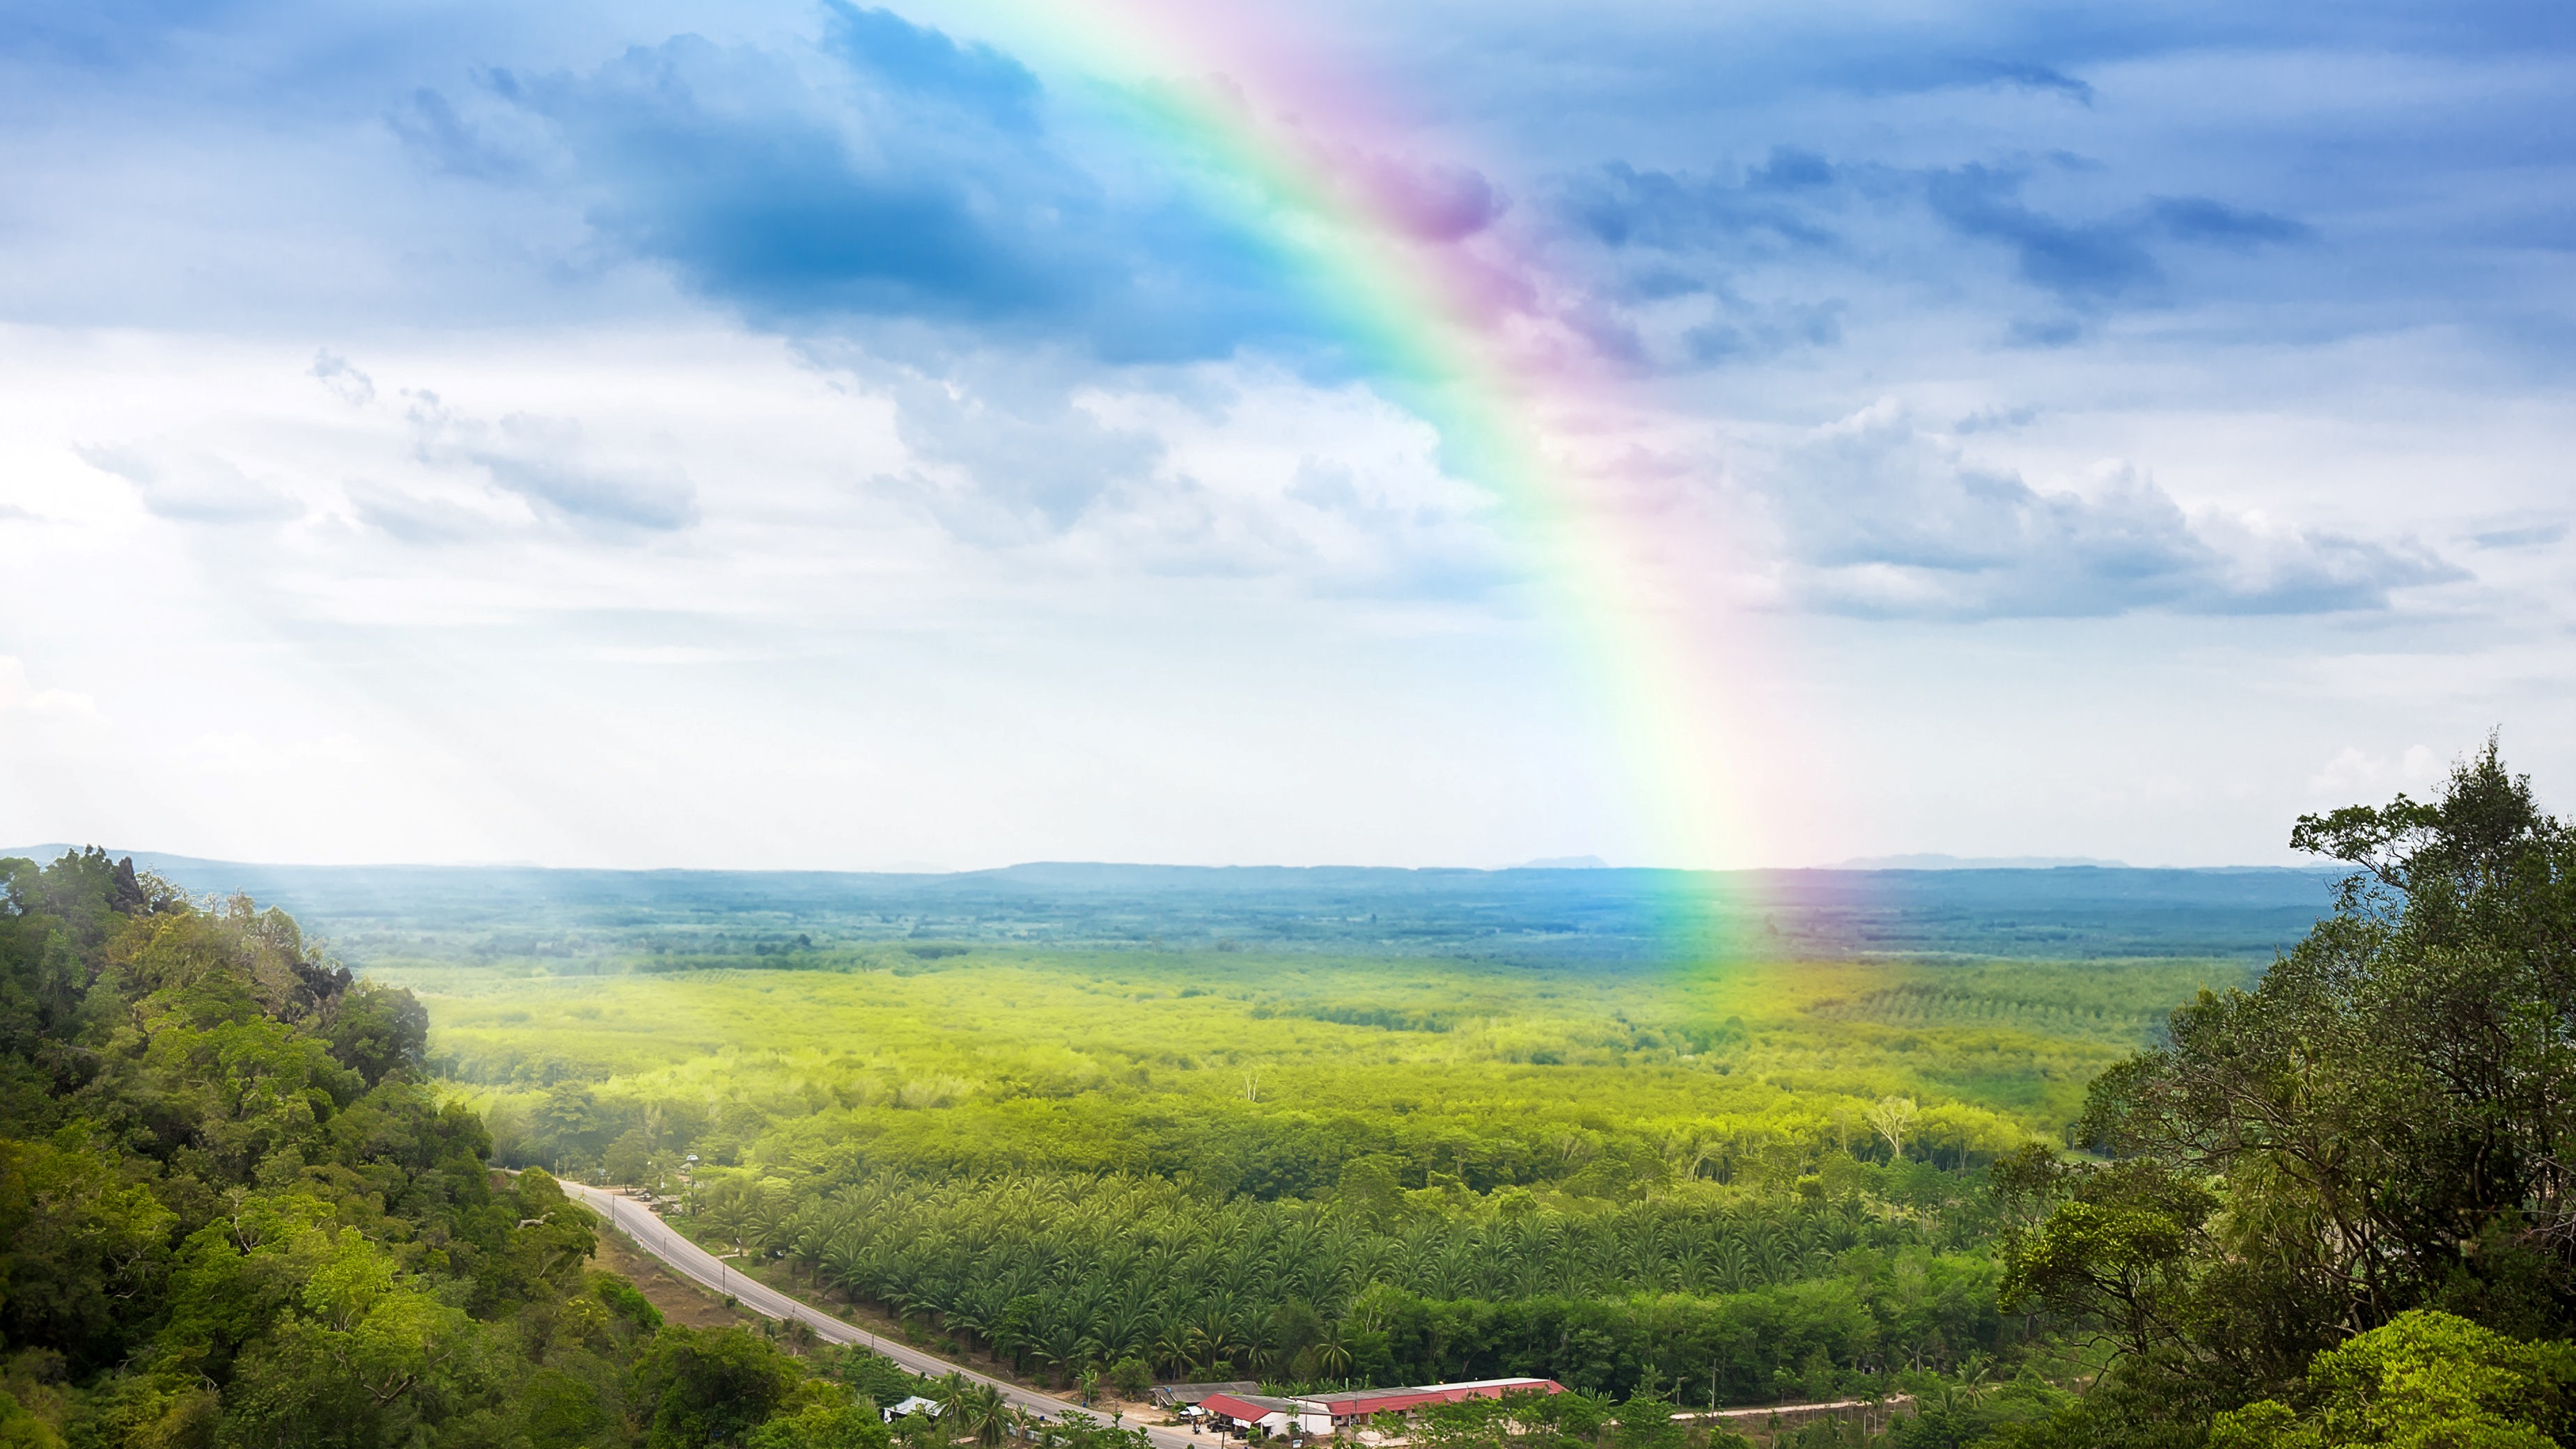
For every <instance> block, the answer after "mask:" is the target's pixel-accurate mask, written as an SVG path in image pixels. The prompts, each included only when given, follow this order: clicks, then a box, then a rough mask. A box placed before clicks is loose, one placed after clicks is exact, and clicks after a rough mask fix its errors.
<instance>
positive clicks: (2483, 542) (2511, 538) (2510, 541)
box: [2469, 523, 2567, 548]
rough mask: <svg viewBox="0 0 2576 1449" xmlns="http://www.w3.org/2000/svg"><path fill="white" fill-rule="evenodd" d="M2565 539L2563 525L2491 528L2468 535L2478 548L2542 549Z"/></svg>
mask: <svg viewBox="0 0 2576 1449" xmlns="http://www.w3.org/2000/svg"><path fill="white" fill-rule="evenodd" d="M2566 537H2567V525H2566V524H2565V523H2531V524H2524V525H2522V526H2520V527H2517V528H2491V529H2487V530H2485V531H2484V532H2481V533H2473V534H2470V535H2469V542H2470V543H2472V544H2474V545H2476V546H2477V547H2479V548H2542V547H2546V546H2547V545H2549V544H2553V543H2557V542H2559V541H2560V540H2562V539H2564V538H2566Z"/></svg>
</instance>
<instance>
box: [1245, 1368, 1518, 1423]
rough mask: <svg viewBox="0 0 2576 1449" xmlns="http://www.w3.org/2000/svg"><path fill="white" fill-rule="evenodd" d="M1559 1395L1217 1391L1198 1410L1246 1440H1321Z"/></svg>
mask: <svg viewBox="0 0 2576 1449" xmlns="http://www.w3.org/2000/svg"><path fill="white" fill-rule="evenodd" d="M1232 1388H1233V1386H1232V1385H1227V1386H1226V1389H1227V1390H1231V1389H1232ZM1564 1392H1565V1385H1563V1384H1560V1383H1558V1382H1557V1381H1556V1380H1554V1379H1530V1378H1514V1379H1475V1380H1472V1381H1470V1382H1466V1383H1456V1384H1423V1385H1420V1386H1419V1387H1416V1388H1410V1389H1353V1390H1350V1391H1348V1392H1344V1393H1334V1394H1320V1395H1312V1396H1309V1397H1306V1398H1298V1399H1283V1398H1273V1397H1271V1396H1269V1395H1267V1394H1259V1393H1238V1392H1228V1391H1222V1390H1221V1391H1219V1392H1215V1393H1210V1394H1206V1395H1203V1396H1202V1397H1201V1398H1200V1399H1199V1401H1198V1403H1197V1407H1198V1409H1199V1410H1200V1411H1202V1412H1203V1413H1205V1414H1206V1415H1207V1416H1208V1417H1209V1418H1211V1419H1214V1420H1215V1421H1216V1422H1217V1424H1218V1426H1219V1427H1220V1428H1228V1429H1235V1430H1240V1431H1242V1432H1244V1433H1245V1434H1247V1435H1249V1434H1250V1433H1251V1432H1252V1431H1254V1430H1258V1431H1260V1432H1262V1433H1264V1434H1282V1433H1287V1432H1289V1431H1290V1430H1292V1429H1293V1430H1295V1431H1296V1432H1298V1433H1300V1434H1306V1435H1323V1434H1332V1433H1336V1432H1339V1431H1341V1430H1344V1429H1351V1428H1355V1427H1357V1426H1358V1425H1359V1423H1360V1421H1361V1420H1363V1419H1366V1418H1368V1417H1370V1416H1371V1415H1375V1414H1409V1413H1411V1412H1413V1411H1414V1410H1416V1409H1421V1408H1427V1407H1429V1406H1430V1405H1433V1404H1456V1403H1463V1402H1465V1401H1466V1400H1468V1399H1499V1398H1501V1397H1502V1396H1503V1395H1505V1394H1561V1393H1564Z"/></svg>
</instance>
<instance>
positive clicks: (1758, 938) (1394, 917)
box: [0, 846, 2340, 965]
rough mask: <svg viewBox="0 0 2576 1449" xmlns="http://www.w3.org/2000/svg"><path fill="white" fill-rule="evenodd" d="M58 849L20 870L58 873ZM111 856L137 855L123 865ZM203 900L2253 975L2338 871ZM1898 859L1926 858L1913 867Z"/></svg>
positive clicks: (526, 888) (802, 882)
mask: <svg viewBox="0 0 2576 1449" xmlns="http://www.w3.org/2000/svg"><path fill="white" fill-rule="evenodd" d="M61 849H62V847H60V846H42V847H33V848H24V849H20V850H16V851H9V852H0V853H6V854H20V855H32V856H38V857H49V856H51V855H54V854H58V853H60V851H61ZM120 853H123V852H120ZM132 854H133V855H134V857H135V863H136V864H137V865H139V866H142V867H144V868H146V869H149V870H153V871H157V872H159V873H160V874H161V875H162V876H163V877H165V878H166V879H168V880H170V881H172V882H173V883H175V884H177V885H179V886H181V887H182V888H184V889H186V890H189V891H191V892H196V893H200V894H230V893H232V892H234V891H247V892H249V893H250V894H251V895H252V896H253V897H255V898H257V899H259V900H260V901H262V902H268V903H274V904H277V905H282V906H284V907H286V908H287V909H288V910H289V911H292V912H294V913H295V915H296V916H297V917H299V918H300V919H302V920H303V921H304V922H305V923H306V925H307V926H308V927H309V928H311V929H313V930H316V931H318V932H320V933H321V934H323V935H324V936H326V937H328V938H329V939H330V940H331V941H332V943H333V946H334V948H335V949H336V950H338V951H339V952H340V953H341V954H342V956H343V957H344V958H345V959H347V960H349V961H351V962H352V963H353V964H359V965H363V964H364V963H365V962H366V961H367V960H369V959H375V958H391V957H412V958H429V959H464V960H508V959H525V960H532V961H548V960H563V959H566V958H570V959H596V960H600V961H602V962H608V961H615V960H633V959H637V958H641V957H652V958H655V959H664V958H682V959H685V958H695V957H727V956H749V955H753V954H755V953H760V954H774V953H776V952H779V951H786V950H797V951H824V950H830V949H836V948H856V947H860V946H867V945H871V944H887V943H897V944H900V943H952V944H995V945H999V944H1018V945H1033V946H1037V945H1043V946H1063V947H1118V948H1134V947H1145V948H1156V947H1161V948H1169V949H1175V950H1181V949H1193V950H1194V949H1206V948H1210V947H1231V948H1247V949H1248V948H1259V949H1265V950H1291V951H1338V952H1346V953H1351V954H1367V955H1382V954H1388V953H1397V954H1438V955H1478V956H1500V957H1530V958H1541V957H1544V958H1549V959H1567V958H1572V959H1592V960H1601V961H1605V962H1610V961H1620V960H1638V961H1652V960H1670V959H1674V958H1677V957H1678V958H1710V957H1743V956H1766V957H1779V956H1814V957H1841V956H1873V955H1908V956H1948V955H1963V956H2020V957H2057V958H2064V957H2079V958H2080V957H2108V956H2168V957H2171V956H2188V957H2212V958H2222V957H2223V958H2229V959H2238V960H2250V959H2261V958H2266V957H2268V956H2270V954H2271V953H2272V952H2273V951H2275V950H2278V949H2282V948H2285V947H2287V946H2289V945H2290V944H2291V943H2292V942H2295V941H2296V940H2297V939H2298V938H2299V937H2300V936H2302V935H2304V934H2306V932H2307V929H2308V927H2309V926H2310V925H2312V924H2313V923H2314V922H2315V921H2316V920H2317V918H2318V917H2319V916H2321V915H2323V914H2325V913H2326V911H2327V910H2328V909H2329V907H2330V906H2331V904H2332V890H2331V883H2332V881H2333V880H2334V879H2336V877H2337V876H2338V875H2339V874H2340V873H2339V872H2333V871H2326V870H2292V869H2274V868H2244V869H2221V870H2137V869H2131V868H2128V867H2123V866H2100V865H2074V866H2070V865H2064V864H2056V863H2051V864H2050V865H2048V866H2047V867H2045V868H2038V867H2033V866H2022V865H2009V866H1999V865H1993V864H1988V863H1985V862H1970V861H1960V862H1953V863H1951V864H1948V865H1945V866H1942V867H1938V868H1927V867H1924V866H1920V865H1913V864H1909V865H1906V866H1903V867H1871V868H1866V869H1862V868H1843V869H1831V870H1755V871H1717V872H1709V871H1673V870H1643V869H1632V868H1619V867H1608V866H1602V865H1599V864H1598V863H1597V862H1596V863H1593V864H1590V865H1584V866H1581V867H1574V866H1571V865H1569V864H1567V863H1565V862H1547V863H1533V867H1531V868H1517V869H1510V870H1396V869H1384V868H1377V867H1364V866H1314V867H1291V866H1166V865H1104V864H1089V863H1078V862H1036V863H1031V864H1027V865H1015V866H1010V867H1007V868H1004V869H1000V870H980V871H961V872H957V873H954V874H946V875H903V874H891V873H878V874H870V873H855V872H834V871H699V870H654V871H617V870H549V869H540V868H537V867H532V866H497V865H496V866H473V865H368V866H354V865H353V866H318V865H256V864H248V863H242V862H232V861H213V860H201V859H196V858H193V857H187V856H175V855H162V854H158V853H154V852H148V851H135V852H132ZM1903 859H1906V860H1908V861H1912V860H1914V859H1916V858H1915V857H1904V858H1903Z"/></svg>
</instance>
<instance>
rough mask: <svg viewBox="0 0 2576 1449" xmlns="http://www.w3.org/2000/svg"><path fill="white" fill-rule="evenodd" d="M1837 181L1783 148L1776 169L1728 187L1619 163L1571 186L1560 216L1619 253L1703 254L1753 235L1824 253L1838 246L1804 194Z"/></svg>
mask: <svg viewBox="0 0 2576 1449" xmlns="http://www.w3.org/2000/svg"><path fill="white" fill-rule="evenodd" d="M1834 179H1835V173H1834V170H1833V168H1832V166H1831V165H1829V164H1828V163H1827V162H1826V161H1825V159H1824V158H1823V157H1821V156H1818V155H1815V154H1813V153H1811V152H1806V151H1800V150H1797V149H1795V148H1791V147H1782V148H1779V149H1777V150H1774V151H1773V152H1772V153H1771V157H1770V159H1769V161H1767V162H1766V163H1764V164H1763V165H1762V166H1759V167H1756V168H1753V169H1752V170H1750V171H1748V172H1747V173H1746V174H1745V176H1744V178H1743V179H1742V180H1740V181H1735V182H1728V181H1723V180H1719V179H1717V178H1715V177H1711V176H1699V175H1694V174H1692V173H1689V172H1673V171H1656V170H1640V169H1638V168H1637V167H1634V166H1631V165H1629V164H1628V163H1627V162H1625V161H1613V162H1610V163H1608V164H1607V165H1604V166H1602V167H1600V168H1598V169H1597V170H1594V171H1591V172H1588V173H1584V174H1581V175H1578V176H1574V177H1572V178H1569V179H1568V180H1567V181H1566V182H1565V183H1564V184H1563V186H1562V188H1561V189H1560V191H1559V194H1558V197H1557V203H1556V204H1557V208H1558V211H1559V213H1560V214H1561V215H1563V216H1564V217H1566V218H1567V219H1568V220H1570V221H1571V222H1572V223H1573V224H1574V225H1575V226H1576V227H1577V228H1578V229H1579V230H1581V231H1583V232H1585V233H1587V234H1589V235H1590V236H1591V237H1592V239H1594V240H1595V241H1598V242H1600V243H1602V244H1603V245H1605V246H1609V247H1612V248H1623V247H1641V248H1654V249H1659V250H1664V251H1697V250H1703V249H1706V248H1709V247H1712V246H1716V245H1718V244H1720V243H1722V242H1726V241H1729V240H1733V239H1739V238H1744V237H1747V236H1752V235H1757V234H1758V235H1764V236H1768V237H1770V238H1774V239H1776V240H1777V241H1779V242H1780V243H1783V244H1785V245H1787V246H1788V247H1791V248H1795V249H1803V250H1822V249H1828V248H1831V247H1833V246H1834V245H1835V242H1836V237H1835V235H1834V233H1833V232H1832V231H1831V230H1830V229H1828V228H1827V227H1825V226H1824V225H1822V224H1821V223H1820V222H1819V221H1818V220H1817V219H1816V218H1815V217H1814V216H1813V215H1811V214H1810V211H1809V207H1808V206H1807V205H1806V204H1805V203H1804V201H1803V199H1802V198H1801V195H1800V194H1801V193H1810V192H1816V191H1820V190H1823V189H1824V188H1826V187H1828V186H1830V185H1831V184H1832V182H1833V181H1834Z"/></svg>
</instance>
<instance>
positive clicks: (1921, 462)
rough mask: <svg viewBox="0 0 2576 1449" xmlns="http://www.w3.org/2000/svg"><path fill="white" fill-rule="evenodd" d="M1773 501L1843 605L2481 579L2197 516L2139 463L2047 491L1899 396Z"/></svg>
mask: <svg viewBox="0 0 2576 1449" xmlns="http://www.w3.org/2000/svg"><path fill="white" fill-rule="evenodd" d="M1765 498H1766V503H1767V506H1768V507H1769V508H1770V510H1771V511H1772V514H1773V516H1774V518H1775V519H1776V520H1777V521H1778V523H1779V525H1780V527H1781V531H1782V534H1783V536H1784V541H1785V542H1786V544H1787V546H1788V551H1789V555H1790V557H1791V559H1792V560H1793V561H1794V562H1793V565H1792V570H1793V574H1792V576H1793V580H1794V582H1793V586H1792V587H1793V596H1794V599H1795V601H1796V602H1797V603H1800V604H1802V605H1805V606H1807V607H1811V608H1816V609H1821V610H1824V611H1827V612H1833V613H1847V614H1859V615H1867V616H1920V617H1935V618H1963V619H1979V618H1998V617H2032V616H2039V617H2079V616H2104V615H2113V614H2124V613H2130V612H2134V611H2137V610H2142V609H2158V610H2165V611H2170V612H2176V613H2200V614H2318V613H2336V612H2346V611H2353V610H2374V609H2384V608H2386V607H2388V604H2389V599H2390V595H2391V593H2392V592H2393V591H2394V590H2397V589H2401V588H2409V587H2417V586H2422V585H2427V584H2437V583H2444V582H2449V581H2452V580H2456V579H2461V578H2465V577H2467V575H2466V574H2465V573H2464V572H2463V571H2462V570H2460V569H2459V568H2458V567H2456V566H2455V565H2453V564H2451V563H2449V562H2448V561H2446V560H2444V559H2443V558H2441V557H2440V556H2439V555H2438V554H2435V553H2434V552H2432V551H2431V550H2429V549H2427V548H2425V547H2423V546H2422V545H2421V544H2418V543H2415V542H2413V541H2411V540H2403V541H2378V540H2370V539H2362V538H2354V537H2350V536H2347V535H2343V534H2338V533H2332V532H2325V531H2319V530H2312V529H2302V530H2292V531H2286V532H2284V531H2267V530H2264V529H2261V528H2258V527H2256V526H2254V525H2253V524H2252V523H2250V522H2248V521H2247V520H2245V519H2242V518H2239V517H2236V516H2234V515H2229V514H2223V513H2219V514H2210V515H2205V516H2198V517H2195V516H2193V515H2191V514H2188V513H2186V512H2185V511H2184V510H2183V508H2182V507H2181V505H2179V504H2178V503H2176V502H2175V501H2174V499H2173V498H2172V496H2171V495H2169V494H2167V493H2166V492H2165V491H2164V490H2163V489H2162V488H2160V487H2158V486H2157V485H2156V484H2155V483H2154V482H2153V481H2151V480H2149V479H2147V478H2145V477H2143V476H2141V475H2139V474H2137V473H2136V472H2134V471H2132V470H2126V469H2122V470H2117V471H2114V472H2111V473H2109V474H2107V475H2105V476H2103V477H2100V478H2097V479H2096V480H2094V483H2093V486H2091V487H2089V488H2088V489H2087V490H2085V491H2084V492H2081V493H2078V492H2075V491H2072V490H2063V491H2054V492H2051V491H2044V490H2041V489H2037V488H2034V487H2032V486H2031V485H2029V484H2028V483H2026V482H2024V481H2023V480H2022V479H2021V478H2020V477H2019V476H2017V475H2015V474H2012V473H2009V472H2003V471H1999V470H1994V469H1988V468H1981V467H1978V466H1975V465H1973V464H1971V463H1968V462H1967V461H1965V460H1964V459H1962V457H1961V456H1960V454H1959V452H1958V451H1957V449H1956V448H1955V447H1952V446H1951V445H1949V444H1948V443H1946V442H1945V441H1943V440H1941V439H1939V438H1937V437H1933V436H1930V435H1927V434H1925V433H1923V432H1921V431H1920V430H1918V429H1917V428H1916V427H1915V425H1914V424H1913V422H1912V420H1911V419H1910V418H1909V417H1908V416H1907V415H1906V414H1905V413H1904V412H1903V411H1902V410H1901V409H1897V408H1894V407H1892V406H1888V405H1884V404H1882V405H1880V406H1879V407H1875V408H1872V409H1870V410H1868V411H1865V412H1863V413H1860V414H1858V415H1856V416H1854V417H1852V418H1849V419H1846V420H1845V421H1843V422H1842V423H1839V424H1837V425H1835V426H1833V427H1830V428H1826V429H1822V430H1820V431H1819V432H1818V433H1817V434H1816V435H1815V436H1814V437H1812V438H1810V439H1809V440H1808V441H1807V442H1806V443H1805V444H1804V445H1803V446H1801V447H1800V448H1798V449H1796V450H1794V451H1793V452H1792V453H1791V454H1790V455H1789V456H1788V457H1787V458H1786V459H1785V460H1784V465H1783V467H1782V469H1781V472H1780V474H1779V476H1778V478H1777V480H1776V481H1775V482H1774V484H1773V485H1772V486H1771V487H1770V488H1769V489H1768V490H1767V491H1766V494H1765Z"/></svg>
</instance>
